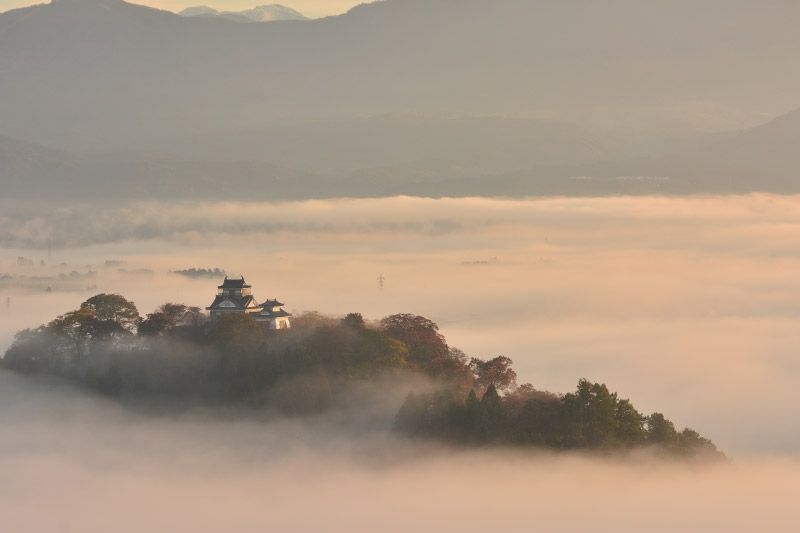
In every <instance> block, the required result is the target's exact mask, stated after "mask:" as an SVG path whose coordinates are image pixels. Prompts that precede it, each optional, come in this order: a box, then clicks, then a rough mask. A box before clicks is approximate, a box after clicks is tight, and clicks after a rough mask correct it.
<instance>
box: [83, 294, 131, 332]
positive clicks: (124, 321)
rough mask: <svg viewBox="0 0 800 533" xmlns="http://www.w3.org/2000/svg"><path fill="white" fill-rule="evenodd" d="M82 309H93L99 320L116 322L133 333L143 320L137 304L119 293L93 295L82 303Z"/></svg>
mask: <svg viewBox="0 0 800 533" xmlns="http://www.w3.org/2000/svg"><path fill="white" fill-rule="evenodd" d="M81 309H82V310H90V311H92V312H93V313H94V317H95V318H96V319H97V320H100V321H111V322H116V323H117V324H119V325H120V326H121V327H122V328H123V329H125V330H126V331H129V332H131V333H132V332H134V331H136V327H137V326H138V325H139V322H140V321H141V317H140V316H139V310H138V309H136V305H135V304H134V303H133V302H130V301H128V300H126V299H125V298H124V297H122V296H120V295H119V294H98V295H96V296H92V297H91V298H89V299H88V300H86V301H85V302H83V303H82V304H81Z"/></svg>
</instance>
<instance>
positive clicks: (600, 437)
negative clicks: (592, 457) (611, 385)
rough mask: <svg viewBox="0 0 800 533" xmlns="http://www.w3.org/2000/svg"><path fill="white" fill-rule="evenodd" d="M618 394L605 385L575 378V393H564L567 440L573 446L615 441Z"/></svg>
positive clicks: (605, 444) (604, 444)
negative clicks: (576, 385) (576, 382)
mask: <svg viewBox="0 0 800 533" xmlns="http://www.w3.org/2000/svg"><path fill="white" fill-rule="evenodd" d="M616 404H617V395H616V394H612V393H610V392H609V391H608V388H607V387H606V386H605V385H602V384H600V383H591V382H589V381H588V380H585V379H581V380H580V381H578V388H577V390H576V391H575V392H574V393H570V394H566V395H564V406H565V408H566V414H567V424H568V426H567V427H568V432H569V435H568V437H567V438H568V440H569V441H571V443H572V445H573V446H576V447H584V446H588V447H591V448H605V447H609V446H612V445H613V444H615V442H616V432H617V431H616V430H617V423H616V418H615V410H616Z"/></svg>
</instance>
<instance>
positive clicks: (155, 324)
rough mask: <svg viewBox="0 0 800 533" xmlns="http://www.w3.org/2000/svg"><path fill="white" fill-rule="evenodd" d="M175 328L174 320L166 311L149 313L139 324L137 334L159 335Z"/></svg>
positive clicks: (146, 335)
mask: <svg viewBox="0 0 800 533" xmlns="http://www.w3.org/2000/svg"><path fill="white" fill-rule="evenodd" d="M174 328H175V320H174V319H173V317H172V316H170V315H168V314H166V313H160V312H159V313H150V314H148V315H147V318H145V319H144V320H142V323H141V324H139V335H142V336H145V337H159V336H162V335H164V334H165V333H167V332H169V331H171V330H172V329H174Z"/></svg>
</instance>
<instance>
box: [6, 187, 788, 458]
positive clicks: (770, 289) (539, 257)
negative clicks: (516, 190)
mask: <svg viewBox="0 0 800 533" xmlns="http://www.w3.org/2000/svg"><path fill="white" fill-rule="evenodd" d="M2 222H3V223H2V224H0V232H2V242H3V243H5V245H6V248H3V249H2V251H0V273H2V272H5V273H7V274H8V275H10V276H13V277H12V278H11V279H10V281H7V282H0V317H1V318H0V345H3V346H7V345H8V344H9V343H10V341H11V336H12V335H13V333H14V332H15V331H16V330H18V329H21V328H23V327H31V326H36V325H38V324H40V323H43V322H45V321H47V320H49V319H51V318H53V317H54V316H55V315H57V314H59V313H62V312H65V311H68V310H70V309H74V308H75V307H77V306H78V305H79V304H80V302H82V301H83V300H85V299H86V298H87V297H88V296H91V295H92V294H95V293H97V292H118V293H121V294H124V295H126V296H128V297H129V298H131V299H132V300H133V301H135V302H136V304H137V305H138V306H139V309H140V311H142V312H151V311H152V310H153V309H154V308H155V307H156V306H158V305H160V304H162V303H164V302H166V301H180V302H185V303H187V304H192V305H199V306H206V305H208V304H209V303H210V302H211V300H212V298H213V295H214V293H215V292H216V285H217V284H218V283H219V280H217V279H215V278H208V279H188V278H185V277H182V276H178V275H175V274H170V273H169V271H171V270H178V269H184V268H187V267H204V268H211V267H220V268H224V269H225V270H226V271H227V272H228V273H229V274H230V275H234V276H235V275H239V274H244V275H245V276H246V277H247V280H248V282H249V283H251V284H252V285H253V290H254V294H255V296H256V297H257V298H259V299H261V300H263V299H266V298H279V299H280V300H281V301H283V302H286V304H287V309H288V310H289V311H292V312H301V311H304V310H318V311H321V312H323V313H328V314H332V315H339V316H341V315H344V314H345V313H348V312H351V311H358V312H361V313H363V314H364V315H365V316H366V317H370V318H380V317H383V316H386V315H389V314H393V313H398V312H413V313H418V314H422V315H425V316H428V317H430V318H431V319H433V320H435V321H436V322H438V323H439V324H440V326H441V329H442V332H443V333H444V334H445V336H446V337H447V338H448V341H449V342H450V343H451V344H452V345H454V346H457V347H459V348H462V349H464V350H465V351H466V352H467V353H468V354H470V355H474V356H478V357H493V356H496V355H500V354H502V355H506V356H509V357H511V358H512V359H514V361H515V368H516V369H517V371H518V372H519V378H520V381H521V382H525V381H528V382H531V383H533V384H534V385H536V386H537V387H538V388H540V389H546V390H551V391H557V392H563V391H568V390H572V389H573V388H574V386H575V383H576V381H577V379H578V378H579V377H587V378H589V379H592V380H594V381H601V382H605V383H607V384H608V386H609V388H611V390H616V391H618V392H619V393H620V394H621V396H622V397H627V398H630V399H631V400H632V401H633V402H634V404H635V405H636V406H637V407H638V408H640V409H641V410H643V411H645V412H652V411H656V410H660V411H664V412H665V413H666V414H668V415H669V416H670V418H671V419H673V420H674V422H675V423H676V424H678V425H679V426H689V427H692V428H694V429H697V430H698V431H700V432H701V433H703V434H704V435H706V436H708V437H709V438H711V439H712V440H713V441H714V442H716V443H717V444H718V445H719V446H720V447H721V448H722V449H723V450H725V451H726V452H727V453H729V454H732V455H734V456H741V455H742V454H773V453H778V454H797V453H800V446H799V445H798V442H800V425H799V424H800V422H798V421H800V411H798V406H800V393H799V392H798V391H800V387H798V385H800V366H799V365H798V364H797V358H796V353H797V351H798V349H800V329H799V328H798V327H797V322H798V317H799V316H800V304H798V302H800V281H798V278H797V276H796V274H795V273H796V272H797V271H798V269H800V252H798V250H800V231H798V229H800V198H798V197H795V196H774V195H750V196H728V197H693V198H666V197H651V198H625V197H620V198H600V199H598V198H592V199H589V198H569V199H564V198H553V199H531V200H490V199H442V200H433V199H422V198H408V197H399V198H385V199H373V200H335V201H311V202H286V203H273V204H260V203H244V204H234V203H225V204H189V203H187V204H177V205H175V204H169V205H168V204H143V205H130V206H128V207H125V208H122V209H119V210H116V209H112V208H103V207H94V208H84V209H69V210H63V211H62V210H52V209H48V210H41V209H38V210H37V209H36V208H30V207H24V206H23V207H13V208H7V209H6V208H4V209H3V221H2ZM48 241H51V242H53V243H54V244H53V245H52V249H51V252H50V254H48V250H47V243H48ZM79 245H80V246H79ZM11 246H16V247H18V248H11ZM23 246H28V247H23ZM20 255H22V256H25V257H28V258H30V259H31V260H33V262H34V264H33V266H32V267H18V266H17V265H16V258H17V256H20ZM40 259H41V260H44V261H45V263H46V265H45V266H44V267H40V266H38V265H39V260H40ZM106 260H115V261H120V260H121V261H125V263H124V264H121V265H120V264H117V263H111V264H110V265H108V266H107V265H106V264H105V261H106ZM61 262H65V263H67V266H66V267H61V266H59V264H60V263H61ZM142 269H144V270H142ZM71 270H76V271H78V272H80V273H83V274H85V273H86V272H87V271H93V272H95V275H94V277H93V278H91V279H88V278H87V279H86V280H83V281H81V284H77V285H69V284H59V283H61V282H60V281H58V279H56V280H55V281H47V282H45V283H43V284H39V285H35V284H33V282H31V280H30V277H31V276H58V273H59V272H69V271H71ZM380 275H383V277H384V287H383V289H381V288H380V287H379V285H378V279H377V278H378V277H379V276H380ZM48 284H51V285H52V292H46V291H45V287H46V286H47V285H48ZM90 287H92V288H90ZM6 297H10V298H11V306H10V309H6V307H5V298H6Z"/></svg>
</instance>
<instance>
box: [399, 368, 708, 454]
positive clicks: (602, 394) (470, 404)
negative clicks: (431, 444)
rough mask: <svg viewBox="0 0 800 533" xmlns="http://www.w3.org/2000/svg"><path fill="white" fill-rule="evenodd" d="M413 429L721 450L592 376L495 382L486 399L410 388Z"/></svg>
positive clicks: (677, 450)
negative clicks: (554, 386)
mask: <svg viewBox="0 0 800 533" xmlns="http://www.w3.org/2000/svg"><path fill="white" fill-rule="evenodd" d="M397 426H398V428H399V429H400V430H401V431H403V432H404V433H406V434H409V435H417V436H424V437H436V438H439V439H444V440H447V441H450V442H458V443H472V444H478V445H486V444H494V445H528V446H542V447H548V448H554V449H560V450H579V449H592V450H607V451H611V450H620V449H633V448H637V447H642V446H652V447H654V448H655V449H657V450H658V451H659V452H663V453H666V454H671V455H683V456H698V455H703V456H708V457H721V456H722V455H721V454H720V452H719V451H718V450H717V448H716V446H715V445H714V444H713V443H712V442H711V441H710V440H708V439H706V438H703V437H701V436H700V434H698V433H697V432H696V431H694V430H692V429H689V428H686V429H684V430H683V431H681V432H678V431H677V430H676V429H675V426H674V424H673V423H672V422H670V421H669V420H668V419H666V418H665V417H664V415H663V414H661V413H653V414H651V415H649V416H643V415H642V414H641V413H639V412H638V411H637V410H636V409H635V408H634V407H633V405H632V404H631V403H630V401H629V400H624V399H619V398H618V396H617V394H616V393H611V392H610V391H609V390H608V388H607V387H606V386H605V385H602V384H600V383H591V382H589V381H587V380H585V379H581V380H580V381H579V382H578V387H577V390H576V391H575V392H572V393H568V394H565V395H556V394H552V393H548V392H542V391H537V390H535V389H534V388H533V387H531V386H530V385H522V386H519V387H516V388H514V389H512V390H510V391H508V392H507V393H506V394H504V395H502V396H501V395H500V394H499V393H498V390H497V387H496V386H495V385H494V384H492V385H490V386H489V388H488V389H487V390H486V392H485V393H484V394H483V396H482V397H481V398H480V399H478V395H477V394H476V392H475V390H474V389H473V390H471V391H470V392H469V393H468V395H467V397H466V399H463V397H460V396H455V395H453V394H451V393H450V392H449V391H438V392H436V393H432V394H422V395H414V394H411V395H409V397H408V399H407V400H406V402H405V403H404V404H403V406H402V407H401V409H400V412H399V414H398V416H397Z"/></svg>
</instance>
